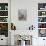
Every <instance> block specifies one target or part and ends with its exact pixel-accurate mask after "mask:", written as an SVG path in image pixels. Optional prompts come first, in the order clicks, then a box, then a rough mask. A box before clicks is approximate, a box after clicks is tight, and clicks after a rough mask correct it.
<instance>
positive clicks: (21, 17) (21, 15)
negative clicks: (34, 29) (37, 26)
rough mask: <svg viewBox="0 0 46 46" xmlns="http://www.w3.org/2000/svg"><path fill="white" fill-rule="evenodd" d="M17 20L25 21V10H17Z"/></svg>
mask: <svg viewBox="0 0 46 46" xmlns="http://www.w3.org/2000/svg"><path fill="white" fill-rule="evenodd" d="M18 19H19V20H20V21H25V20H27V10H26V9H19V10H18Z"/></svg>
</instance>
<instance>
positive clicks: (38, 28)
mask: <svg viewBox="0 0 46 46" xmlns="http://www.w3.org/2000/svg"><path fill="white" fill-rule="evenodd" d="M38 29H46V28H38Z"/></svg>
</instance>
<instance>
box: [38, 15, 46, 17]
mask: <svg viewBox="0 0 46 46" xmlns="http://www.w3.org/2000/svg"><path fill="white" fill-rule="evenodd" d="M38 17H46V15H44V16H38Z"/></svg>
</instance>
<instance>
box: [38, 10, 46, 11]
mask: <svg viewBox="0 0 46 46" xmlns="http://www.w3.org/2000/svg"><path fill="white" fill-rule="evenodd" d="M38 11H46V10H38Z"/></svg>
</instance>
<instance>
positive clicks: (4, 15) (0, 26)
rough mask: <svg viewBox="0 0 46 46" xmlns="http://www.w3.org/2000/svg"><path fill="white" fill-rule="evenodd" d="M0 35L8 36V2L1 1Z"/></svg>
mask: <svg viewBox="0 0 46 46" xmlns="http://www.w3.org/2000/svg"><path fill="white" fill-rule="evenodd" d="M0 30H1V31H0V35H5V37H8V3H0Z"/></svg>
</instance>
